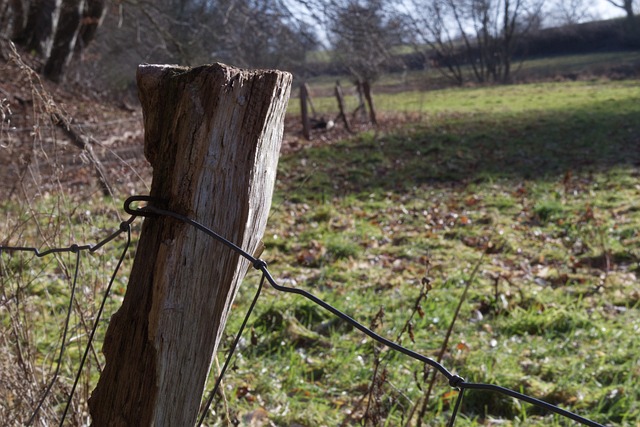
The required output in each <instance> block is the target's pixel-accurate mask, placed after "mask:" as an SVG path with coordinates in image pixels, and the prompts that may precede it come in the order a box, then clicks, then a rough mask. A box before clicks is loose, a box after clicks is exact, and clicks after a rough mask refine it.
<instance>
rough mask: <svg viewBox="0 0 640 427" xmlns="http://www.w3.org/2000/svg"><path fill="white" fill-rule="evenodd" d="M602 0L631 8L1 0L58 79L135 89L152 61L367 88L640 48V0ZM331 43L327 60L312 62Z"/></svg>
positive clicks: (436, 1) (11, 23)
mask: <svg viewBox="0 0 640 427" xmlns="http://www.w3.org/2000/svg"><path fill="white" fill-rule="evenodd" d="M599 1H601V2H609V3H611V4H612V5H614V6H616V7H618V8H619V9H620V10H621V11H624V12H625V16H626V17H625V18H622V19H620V20H619V21H611V22H604V23H599V24H596V23H589V22H587V21H590V20H593V19H594V16H593V11H592V9H591V6H592V4H593V2H590V1H588V0H555V1H554V0H546V2H545V0H156V1H151V0H0V36H3V37H5V38H9V39H11V40H13V41H14V42H15V43H16V44H18V45H20V46H22V47H24V48H26V49H27V50H29V51H31V52H33V53H34V54H36V55H37V56H38V57H40V58H41V59H42V67H41V70H40V71H41V72H42V74H43V75H44V76H46V77H47V78H49V79H51V80H53V81H61V80H62V79H63V78H64V77H65V74H68V73H70V72H71V73H73V74H74V76H75V77H76V78H82V77H85V78H92V79H96V81H97V80H101V81H102V82H103V83H104V84H105V86H107V87H111V88H120V89H123V88H126V87H127V84H129V83H130V82H131V81H132V75H133V71H132V70H133V69H135V66H136V65H137V64H138V63H141V62H148V63H150V62H156V63H179V64H184V65H197V64H202V63H210V62H215V61H221V62H227V63H230V64H234V65H237V66H242V67H261V68H280V69H285V70H289V71H292V72H294V73H295V75H296V76H298V77H300V78H302V79H303V80H304V79H305V78H307V77H308V76H311V75H314V74H318V73H320V72H328V73H336V74H348V75H349V76H351V78H352V80H353V82H354V83H355V84H356V85H357V86H358V87H359V88H360V89H361V90H363V91H365V92H367V91H368V90H370V87H371V85H373V84H374V83H375V81H376V80H377V79H378V78H379V76H380V75H381V74H382V73H383V72H386V71H388V70H396V71H397V70H406V69H414V68H419V67H434V68H436V69H438V70H439V71H440V72H442V74H443V75H445V76H447V77H448V78H449V79H450V80H451V81H452V82H454V83H457V84H462V83H463V82H465V81H467V80H469V79H471V80H474V81H477V82H480V83H485V82H495V83H502V82H509V81H510V80H511V79H512V76H513V74H514V72H515V71H517V63H516V62H517V59H519V58H522V57H524V56H525V55H540V54H545V53H546V54H551V53H564V52H571V51H587V48H588V47H589V46H591V48H594V47H596V46H602V48H611V47H612V46H616V43H617V42H616V40H619V41H620V44H619V46H620V47H622V48H624V47H633V46H635V47H637V46H638V39H639V37H638V35H639V34H640V30H639V29H638V27H639V25H638V19H637V16H636V15H635V13H636V10H635V9H636V8H637V5H636V3H635V2H637V1H638V0H599ZM546 22H552V23H553V24H554V25H556V26H560V27H561V28H556V29H549V28H546V24H545V23H546ZM408 47H409V48H410V47H413V50H412V51H411V52H407V48H408ZM319 49H323V50H324V51H325V58H324V59H323V60H317V59H316V60H315V62H314V61H312V60H310V57H311V56H310V55H309V54H310V52H312V51H314V50H319ZM73 58H75V60H73V61H72V59H73ZM514 61H516V62H514Z"/></svg>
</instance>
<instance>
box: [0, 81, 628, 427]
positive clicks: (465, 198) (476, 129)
mask: <svg viewBox="0 0 640 427" xmlns="http://www.w3.org/2000/svg"><path fill="white" fill-rule="evenodd" d="M639 98H640V82H638V81H637V80H626V81H609V80H602V81H600V80H598V81H588V82H585V81H582V82H571V83H567V82H558V83H537V84H528V85H517V86H516V85H513V86H503V87H486V88H460V89H447V90H441V91H432V92H427V93H413V92H412V93H404V94H401V93H398V94H391V93H389V94H383V95H380V96H378V97H377V98H376V101H377V104H378V106H379V107H380V108H381V109H382V110H384V111H388V112H394V113H395V114H402V113H406V115H407V116H412V117H417V118H418V120H416V122H415V123H412V124H406V125H403V126H402V127H399V128H397V129H395V130H394V131H391V132H388V133H382V132H374V131H371V132H366V133H363V134H361V135H358V136H354V137H353V138H351V139H348V140H343V141H337V142H333V143H328V144H325V145H317V144H316V145H310V146H309V147H308V148H303V149H301V150H299V151H297V152H295V153H291V154H286V155H284V156H283V157H282V158H281V161H280V166H279V174H278V181H277V185H276V194H275V196H274V204H273V211H272V214H271V218H270V221H269V225H268V229H267V233H266V235H265V238H264V241H265V244H266V250H265V253H264V254H263V258H264V259H265V260H267V261H268V262H269V266H270V270H271V271H272V273H273V275H274V277H275V278H276V279H277V280H278V281H279V282H280V283H282V284H286V285H289V286H294V287H299V288H303V289H305V290H308V291H309V292H312V293H314V294H315V295H317V296H319V297H321V298H323V299H325V300H326V301H327V302H329V303H331V304H332V305H334V306H336V307H338V308H339V309H340V310H342V311H344V312H346V313H347V314H349V315H351V316H353V317H354V318H356V319H357V320H359V321H361V322H362V323H364V324H366V325H371V326H372V327H373V328H374V329H375V330H376V331H377V332H378V333H380V334H382V335H383V336H386V337H388V338H390V339H393V340H397V341H399V342H401V343H402V344H403V345H406V346H407V347H409V348H411V349H413V350H415V351H417V352H420V353H422V354H424V355H427V356H429V357H432V358H437V357H438V355H439V354H440V353H441V348H442V346H443V342H444V341H445V339H446V336H447V329H448V328H449V326H450V324H451V323H452V322H454V320H455V323H454V324H453V328H452V334H451V335H450V337H449V339H448V341H447V345H446V346H445V348H444V351H443V352H442V363H443V364H444V365H445V366H446V367H447V368H448V369H450V370H453V371H455V372H456V373H458V374H459V375H461V376H462V377H464V378H465V379H467V380H469V381H473V382H486V383H491V384H497V385H501V386H504V387H507V388H510V389H513V390H516V391H520V392H523V393H525V394H528V395H531V396H533V397H536V398H540V399H543V400H546V401H548V402H550V403H553V404H557V405H560V406H562V407H564V408H567V409H569V410H572V411H575V412H577V413H579V414H581V415H583V416H586V417H588V418H591V419H593V420H595V421H598V422H601V423H604V424H610V425H628V426H635V425H638V423H640V403H638V402H640V387H639V386H638V384H639V378H640V356H639V355H640V344H639V343H638V340H637V338H636V337H637V335H638V333H639V332H640V305H639V304H640V303H639V301H640V288H639V287H638V284H637V283H638V282H637V274H638V272H639V271H640V266H639V262H640V246H639V245H638V243H639V241H640V231H638V230H640V202H639V200H640V199H639V197H638V196H639V195H640V181H639V180H638V177H639V170H638V168H639V166H640V102H639V100H640V99H639ZM316 103H317V104H319V105H322V99H317V100H316ZM320 108H323V107H320ZM327 108H330V107H327ZM328 111H330V110H328ZM292 113H295V107H294V106H292ZM123 198H124V197H123ZM51 203H53V204H54V206H51V205H50V204H51ZM48 204H49V205H48ZM119 204H120V201H118V200H114V201H109V202H108V203H105V202H104V200H102V199H99V198H96V197H93V198H90V199H89V200H84V201H79V200H78V199H77V198H74V196H66V197H65V198H61V197H59V196H51V197H49V198H44V197H43V198H40V199H37V200H35V201H34V202H33V204H32V207H31V209H30V210H25V209H24V206H20V205H18V204H4V205H3V215H4V218H5V219H4V221H3V222H2V224H1V225H0V227H2V228H0V234H1V235H2V236H5V235H9V236H11V242H12V243H16V242H21V241H23V240H29V241H37V240H38V236H41V235H42V234H43V233H44V234H47V233H49V234H50V235H51V236H52V237H51V238H50V239H49V240H50V241H51V242H52V243H58V242H65V241H69V239H80V240H82V241H86V240H90V241H95V240H98V239H99V238H100V236H104V235H105V234H106V233H107V232H110V231H112V230H113V229H115V228H116V227H117V225H118V223H119V221H120V219H119V218H118V216H117V214H116V212H117V209H118V208H117V206H118V205H119ZM69 206H72V208H69ZM52 211H53V212H54V213H55V212H58V213H59V214H51V212H52ZM63 211H64V215H63ZM35 219H38V220H39V225H40V229H39V230H37V229H35V228H33V224H34V220H35ZM25 224H26V225H25ZM27 226H28V227H27ZM47 230H48V231H47ZM49 234H47V235H49ZM134 235H135V233H134ZM121 249H122V243H121V242H120V241H119V243H117V244H114V245H113V246H110V247H109V248H106V249H105V252H103V253H101V254H98V255H95V256H92V257H89V258H88V259H87V260H85V261H84V264H83V268H82V270H81V274H82V275H81V281H82V287H81V290H82V292H81V297H82V298H86V299H87V301H91V302H90V303H88V304H87V306H86V309H84V310H81V312H82V313H83V315H84V316H85V318H83V317H82V316H76V317H74V320H73V322H75V323H74V324H75V325H76V326H74V328H75V329H74V331H75V332H74V335H73V337H74V339H73V341H72V342H73V343H74V344H73V345H72V346H70V349H72V351H71V353H70V358H69V360H68V361H67V362H66V364H65V366H64V369H63V374H64V375H62V376H61V381H60V383H61V385H60V386H59V387H58V388H57V389H56V392H57V393H58V397H57V398H56V399H53V402H52V403H50V404H49V405H48V406H47V408H46V409H47V411H48V412H47V414H50V415H51V416H52V417H53V416H54V415H55V414H56V413H59V411H60V404H61V403H60V402H62V401H63V400H64V392H65V391H66V390H68V387H69V381H70V377H71V376H72V375H73V365H74V363H77V358H78V353H79V352H80V350H81V348H82V346H81V344H82V342H83V339H85V333H84V332H83V327H84V326H83V325H85V324H86V323H87V321H88V320H89V319H91V316H92V315H93V314H94V313H95V302H93V301H95V300H96V299H97V296H98V295H99V292H100V291H101V290H102V289H103V288H104V286H105V283H106V281H107V280H108V274H109V272H110V271H112V270H113V267H114V265H115V262H116V260H117V256H118V255H119V251H120V250H121ZM130 262H131V259H130V258H129V259H128V260H127V265H126V266H125V268H124V269H123V271H122V273H121V274H120V276H119V277H118V279H117V281H116V284H115V292H114V295H115V296H114V299H113V300H112V301H111V302H110V304H109V310H110V311H111V312H112V311H113V310H114V309H115V307H117V306H118V304H119V300H120V299H121V295H122V293H123V292H124V288H125V284H126V281H127V277H126V276H127V272H128V270H129V268H130ZM73 263H74V259H71V258H70V259H66V258H64V257H60V258H59V259H57V260H55V261H49V262H48V263H44V262H41V261H39V260H35V259H33V258H32V257H30V256H27V257H24V256H15V257H8V256H7V255H6V254H5V255H3V257H2V272H3V274H2V286H3V298H4V299H3V304H2V306H1V307H0V310H1V311H0V312H1V313H2V317H1V318H2V328H3V331H2V335H1V336H2V337H3V338H2V342H1V344H2V346H1V347H2V352H3V355H6V356H4V357H3V360H4V363H3V366H2V372H3V374H0V375H2V376H3V378H4V381H0V395H4V396H9V397H10V399H7V398H5V399H4V400H3V402H5V403H0V411H2V415H3V416H5V417H9V415H7V414H13V413H15V411H16V410H23V411H26V408H27V407H28V405H27V404H26V403H25V402H26V401H27V400H28V399H27V397H25V396H21V395H20V393H18V392H16V391H11V390H6V389H2V388H1V387H2V384H10V383H11V382H12V381H13V383H14V384H23V386H24V387H26V386H25V385H24V383H28V382H29V378H23V377H24V376H26V375H27V374H29V375H32V376H33V377H34V378H47V375H50V374H51V372H52V370H53V367H55V363H53V361H54V359H55V350H56V348H58V345H59V340H60V330H61V324H62V321H63V318H62V317H63V316H62V315H61V314H62V313H63V312H64V308H65V301H66V302H67V303H68V295H69V283H70V280H71V276H72V274H71V273H70V271H71V272H72V271H73V269H72V266H73ZM257 282H258V277H257V276H256V275H253V274H250V275H249V276H248V277H247V280H246V281H245V284H244V285H243V288H242V289H241V292H240V294H239V296H238V299H237V301H236V304H235V307H234V310H233V312H232V316H231V319H230V321H229V328H228V335H227V336H226V337H225V344H226V345H228V344H229V343H230V342H231V338H232V335H233V333H234V331H235V330H236V329H237V328H238V326H239V324H240V321H241V317H242V316H243V314H244V311H245V310H246V309H247V307H248V304H249V302H250V300H251V298H252V297H253V293H254V292H255V289H256V286H257ZM465 288H468V292H467V293H466V297H465V298H464V300H462V297H463V294H465ZM461 300H462V304H461V310H460V314H459V315H458V317H457V318H456V319H454V312H455V310H456V307H457V306H458V304H460V302H461ZM15 301H19V304H16V303H15ZM106 318H108V316H107V317H106ZM73 322H72V323H73ZM17 324H22V325H24V326H23V328H22V329H20V328H16V325H17ZM249 325H250V327H249V330H248V331H246V333H245V337H244V338H243V340H242V341H241V344H240V347H239V349H238V351H237V354H236V356H235V359H234V362H233V369H232V370H231V371H230V372H229V373H228V374H227V376H226V379H225V386H224V390H225V399H226V403H225V404H222V403H220V404H218V405H217V406H216V410H217V413H218V415H217V416H215V417H214V416H212V417H211V418H210V422H209V425H225V424H224V422H225V421H224V420H225V415H223V414H226V415H228V417H229V418H230V419H237V420H239V421H240V422H241V423H243V424H242V425H249V424H250V423H251V422H252V420H253V421H254V422H257V420H259V419H263V420H265V419H266V420H269V421H270V422H271V423H272V425H277V426H300V425H302V426H336V425H356V424H365V425H376V426H378V425H380V426H382V425H386V426H402V425H404V424H405V423H406V422H407V421H408V418H409V415H410V414H411V413H412V412H414V408H415V415H414V417H413V424H411V425H415V422H416V418H417V414H419V413H420V412H422V410H423V407H424V415H423V418H422V425H443V424H444V423H446V421H447V420H448V417H449V415H450V413H451V406H452V403H453V399H454V398H455V393H452V392H451V388H450V387H449V386H448V385H447V384H446V382H445V381H444V380H443V379H442V378H440V377H438V378H437V379H436V381H435V383H434V386H433V390H432V392H431V394H430V399H429V400H428V402H427V403H426V404H423V402H424V395H425V392H426V390H427V389H428V388H429V384H430V382H431V377H430V375H429V372H425V370H424V367H423V366H422V365H421V364H419V363H417V362H415V361H412V360H410V359H408V358H407V357H405V356H402V355H399V354H396V353H393V352H391V351H389V350H387V349H385V348H382V347H380V346H378V345H376V344H374V343H372V342H371V341H370V340H368V339H365V337H364V336H363V335H362V334H361V333H359V332H358V331H355V330H353V329H351V328H349V327H348V326H346V325H344V324H341V323H340V322H337V321H336V320H335V319H334V318H332V317H331V316H330V315H329V314H328V313H326V312H324V311H323V310H322V309H321V308H320V307H317V306H315V305H313V304H311V303H310V302H308V301H305V300H303V299H301V298H300V297H299V296H292V295H281V294H277V292H276V291H275V290H273V289H267V290H265V291H264V293H263V295H262V297H261V299H260V301H259V303H258V306H257V308H256V312H255V313H254V316H253V317H252V319H251V321H250V322H249ZM99 340H100V337H99V338H98V342H100V341H99ZM17 343H20V344H21V345H22V347H21V348H29V349H30V350H29V352H28V354H27V353H24V352H23V353H24V354H23V355H22V356H24V357H25V359H26V360H28V361H30V362H29V363H31V368H29V367H23V366H21V365H20V363H18V361H19V357H18V356H17V355H16V351H17V350H16V348H17V347H16V345H17ZM96 347H97V349H99V345H97V346H96ZM27 356H28V357H27ZM220 357H221V358H223V357H224V351H221V353H220ZM94 359H95V360H94ZM92 360H94V362H93V368H94V371H93V373H92V374H87V375H86V376H85V377H84V379H83V381H84V383H83V384H84V388H83V390H84V391H83V392H82V393H80V395H79V396H78V398H77V405H82V404H83V400H84V399H86V397H87V396H88V393H89V392H90V390H91V388H92V384H94V382H95V379H96V376H97V369H95V367H96V365H98V364H99V363H101V362H100V356H99V355H98V351H97V350H96V354H95V357H94V358H93V359H92ZM374 373H375V375H374ZM9 380H11V381H9ZM21 381H22V383H21ZM31 399H33V397H31ZM20 405H22V406H20ZM79 407H80V406H79ZM7 419H12V418H11V417H9V418H7ZM75 421H77V422H78V423H80V422H81V421H82V414H81V413H80V414H79V415H77V416H76V419H75ZM568 424H569V423H568V422H567V421H565V420H562V419H561V418H559V417H554V416H550V415H548V414H544V413H542V412H541V411H540V410H538V409H536V408H534V407H532V406H529V405H527V404H520V403H518V402H517V401H514V400H511V399H508V398H504V397H502V396H500V395H495V394H491V393H487V392H473V391H469V392H467V393H466V394H465V399H464V401H463V404H462V408H461V415H460V416H459V418H458V421H457V423H456V425H459V426H472V425H527V426H529V425H531V426H533V425H537V426H549V425H568ZM264 425H269V424H264Z"/></svg>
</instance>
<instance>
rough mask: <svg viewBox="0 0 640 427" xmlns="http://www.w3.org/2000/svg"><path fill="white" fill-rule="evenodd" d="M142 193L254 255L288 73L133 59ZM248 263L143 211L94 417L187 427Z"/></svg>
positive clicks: (110, 422)
mask: <svg viewBox="0 0 640 427" xmlns="http://www.w3.org/2000/svg"><path fill="white" fill-rule="evenodd" d="M137 80H138V88H139V96H140V100H141V102H142V108H143V113H144V125H145V148H144V151H145V156H146V157H147V159H148V160H149V162H151V165H152V166H153V181H152V186H151V196H153V197H157V198H161V199H165V200H166V201H167V208H168V209H170V210H172V211H175V212H178V213H180V214H183V215H187V216H189V217H190V218H193V219H196V220H197V221H199V222H200V223H202V224H204V225H205V226H206V227H209V228H211V229H213V230H214V231H216V232H217V233H219V234H221V235H222V236H223V237H226V238H227V239H229V240H231V241H232V242H234V243H236V244H237V245H238V246H240V247H242V248H243V249H244V250H245V251H247V252H249V253H253V252H254V251H255V250H256V248H257V247H258V244H259V242H260V238H261V237H262V234H263V233H264V229H265V225H266V221H267V215H268V213H269V208H270V205H271V196H272V193H273V186H274V181H275V175H276V166H277V162H278V155H279V149H280V144H281V141H282V132H283V120H284V114H285V110H286V107H287V101H288V98H289V91H290V86H291V75H290V74H288V73H284V72H279V71H246V70H239V69H236V68H232V67H228V66H226V65H222V64H215V65H211V66H203V67H197V68H183V67H177V66H165V65H141V66H140V67H139V68H138V75H137ZM248 267H249V265H248V261H246V260H245V259H243V258H240V256H239V255H238V254H237V253H235V252H233V251H231V250H230V249H228V248H227V247H225V246H223V245H222V244H220V243H218V242H216V241H215V240H213V239H212V238H210V237H208V236H207V235H205V234H204V233H202V232H200V231H198V230H197V229H195V228H193V227H189V226H187V225H185V224H184V223H181V222H179V221H177V220H175V219H172V218H165V217H158V218H155V217H151V218H146V219H145V221H144V224H143V227H142V231H141V234H140V241H139V244H138V249H137V252H136V257H135V261H134V265H133V269H132V271H131V275H130V279H129V284H128V287H127V292H126V295H125V297H124V302H123V304H122V307H121V308H120V309H119V310H118V312H117V313H116V314H115V315H114V316H113V317H112V318H111V322H110V325H109V328H108V330H107V333H106V337H105V341H104V345H103V352H104V354H105V357H106V366H105V368H104V370H103V371H102V374H101V376H100V380H99V381H98V385H97V386H96V389H95V390H94V391H93V394H92V396H91V399H90V400H89V407H90V413H91V417H92V420H93V425H95V426H152V425H155V426H192V425H194V424H195V422H196V418H197V415H198V409H199V406H200V403H201V399H202V394H203V390H204V386H205V382H206V378H207V374H208V371H209V368H210V365H211V361H212V358H213V355H214V354H215V351H216V350H217V346H218V343H219V341H220V338H221V336H222V332H223V329H224V325H225V323H226V320H227V317H228V314H229V311H230V309H231V303H232V301H233V298H234V297H235V294H236V291H237V289H238V286H239V285H240V282H241V280H242V278H243V277H244V275H245V273H246V271H247V268H248Z"/></svg>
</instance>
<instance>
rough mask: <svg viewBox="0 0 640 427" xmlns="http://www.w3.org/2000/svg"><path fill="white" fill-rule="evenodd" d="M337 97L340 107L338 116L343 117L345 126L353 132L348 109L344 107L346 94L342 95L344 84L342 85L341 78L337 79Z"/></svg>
mask: <svg viewBox="0 0 640 427" xmlns="http://www.w3.org/2000/svg"><path fill="white" fill-rule="evenodd" d="M335 94H336V99H337V100H338V109H339V111H340V114H339V115H338V118H341V119H342V121H343V122H344V127H345V128H346V129H347V131H348V132H353V131H352V130H351V124H350V123H349V118H348V117H347V113H346V109H345V107H344V96H343V95H342V86H340V80H336V89H335Z"/></svg>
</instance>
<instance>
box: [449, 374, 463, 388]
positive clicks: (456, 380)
mask: <svg viewBox="0 0 640 427" xmlns="http://www.w3.org/2000/svg"><path fill="white" fill-rule="evenodd" d="M462 383H464V378H462V377H461V376H460V375H454V376H453V377H451V379H449V385H450V386H451V387H453V388H460V386H461V385H462Z"/></svg>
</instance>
